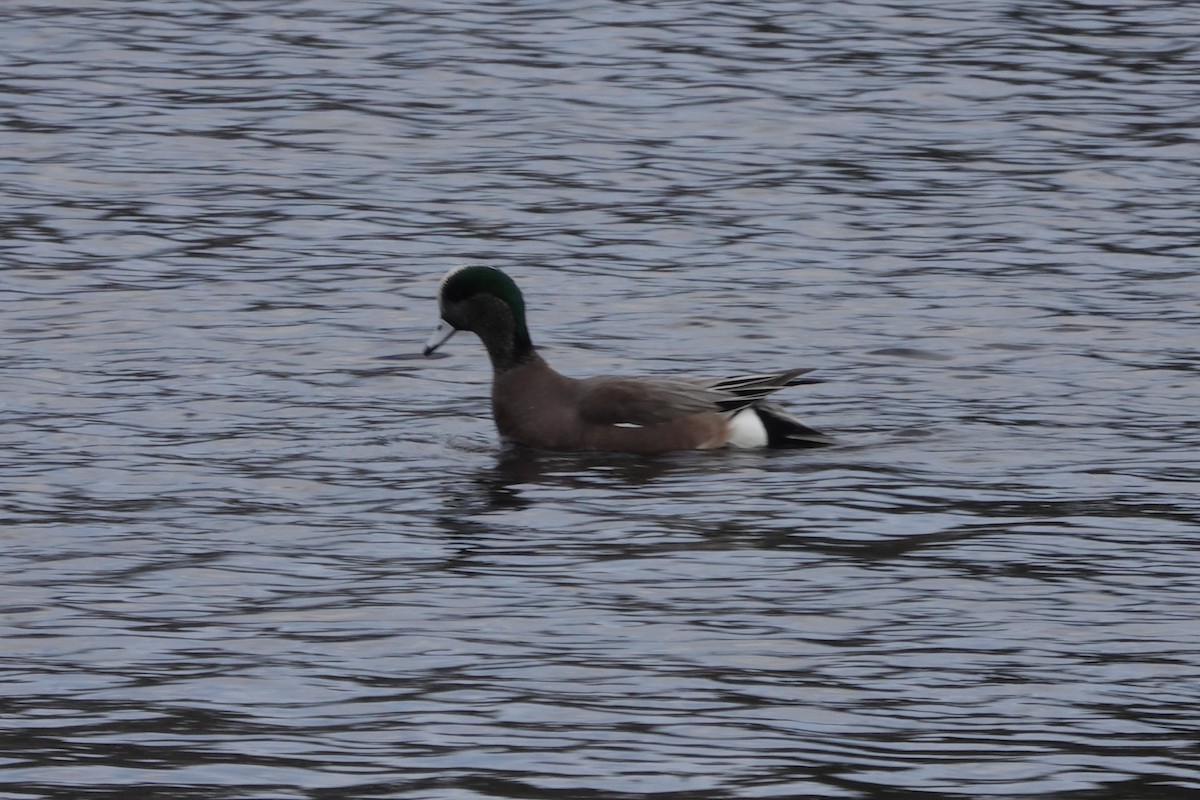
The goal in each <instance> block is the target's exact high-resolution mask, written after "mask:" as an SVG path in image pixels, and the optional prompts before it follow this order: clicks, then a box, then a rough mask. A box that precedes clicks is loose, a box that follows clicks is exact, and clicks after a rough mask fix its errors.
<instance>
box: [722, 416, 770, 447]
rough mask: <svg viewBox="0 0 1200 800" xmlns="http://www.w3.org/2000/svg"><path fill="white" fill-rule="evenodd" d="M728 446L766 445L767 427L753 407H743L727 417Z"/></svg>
mask: <svg viewBox="0 0 1200 800" xmlns="http://www.w3.org/2000/svg"><path fill="white" fill-rule="evenodd" d="M729 446H730V447H766V446H767V428H766V426H765V425H763V423H762V420H761V419H759V418H758V412H757V411H755V410H754V409H753V408H743V409H742V410H741V411H739V412H737V413H736V414H734V415H733V416H732V417H730V418H729Z"/></svg>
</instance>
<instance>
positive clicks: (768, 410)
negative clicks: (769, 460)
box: [754, 403, 835, 447]
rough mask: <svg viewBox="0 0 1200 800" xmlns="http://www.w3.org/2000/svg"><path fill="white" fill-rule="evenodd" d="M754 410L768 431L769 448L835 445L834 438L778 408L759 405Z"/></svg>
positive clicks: (764, 404) (765, 404)
mask: <svg viewBox="0 0 1200 800" xmlns="http://www.w3.org/2000/svg"><path fill="white" fill-rule="evenodd" d="M754 410H755V411H757V412H758V418H759V419H760V420H762V424H763V427H764V428H766V429H767V446H768V447H822V446H825V445H830V444H835V440H834V439H833V438H832V437H829V436H826V435H825V434H823V433H821V432H820V431H817V430H813V429H812V428H810V427H808V426H807V425H805V424H803V423H802V422H800V420H798V419H796V418H795V417H793V416H791V415H790V414H788V413H787V412H786V411H784V410H783V409H781V408H779V407H778V406H773V405H769V404H767V403H759V404H757V405H755V406H754Z"/></svg>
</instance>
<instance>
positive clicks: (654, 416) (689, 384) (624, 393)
mask: <svg viewBox="0 0 1200 800" xmlns="http://www.w3.org/2000/svg"><path fill="white" fill-rule="evenodd" d="M810 371H811V370H807V369H793V370H787V371H785V372H777V373H772V374H770V375H744V376H739V377H736V378H719V379H707V378H618V377H600V378H587V379H585V380H582V381H579V384H578V386H579V397H578V408H579V413H580V416H581V417H582V419H583V420H584V421H585V422H590V423H593V424H597V425H620V424H626V425H657V424H659V423H663V422H670V421H671V420H673V419H678V418H680V417H686V416H688V415H689V414H699V413H701V412H705V411H709V412H720V411H735V410H737V409H739V408H744V407H745V406H748V405H752V404H753V403H755V402H757V401H759V400H761V399H762V398H764V397H766V396H767V395H769V394H771V393H772V392H775V391H778V390H780V389H782V388H784V387H786V386H796V385H798V384H802V383H818V382H819V381H818V380H816V379H814V378H805V377H802V376H803V375H804V374H805V373H807V372H810Z"/></svg>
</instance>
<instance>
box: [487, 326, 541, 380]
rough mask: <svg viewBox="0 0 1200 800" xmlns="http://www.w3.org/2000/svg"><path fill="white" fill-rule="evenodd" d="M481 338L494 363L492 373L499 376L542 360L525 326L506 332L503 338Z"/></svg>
mask: <svg viewBox="0 0 1200 800" xmlns="http://www.w3.org/2000/svg"><path fill="white" fill-rule="evenodd" d="M480 338H481V339H483V344H484V346H485V347H486V348H487V351H488V358H490V359H491V361H492V371H493V372H495V373H496V374H497V375H499V374H500V373H502V372H508V371H509V370H510V369H513V368H514V367H519V366H521V365H522V364H528V363H529V362H531V361H534V360H536V359H538V358H540V356H538V354H537V350H536V349H534V346H533V342H531V341H530V340H529V331H528V330H526V329H525V328H524V327H523V326H521V327H518V328H515V329H513V330H510V331H506V332H505V333H504V335H502V336H481V337H480Z"/></svg>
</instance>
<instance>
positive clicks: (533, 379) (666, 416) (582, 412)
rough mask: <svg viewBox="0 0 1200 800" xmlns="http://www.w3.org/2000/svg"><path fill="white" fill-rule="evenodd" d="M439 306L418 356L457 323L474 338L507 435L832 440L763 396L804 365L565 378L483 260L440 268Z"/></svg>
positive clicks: (645, 442)
mask: <svg viewBox="0 0 1200 800" xmlns="http://www.w3.org/2000/svg"><path fill="white" fill-rule="evenodd" d="M438 309H439V312H440V316H441V320H440V322H439V324H438V326H437V329H436V330H435V331H434V332H433V334H432V335H431V336H430V337H429V340H428V341H427V342H426V344H425V349H424V354H425V356H426V357H428V356H430V355H432V354H433V353H434V352H435V351H436V350H437V349H438V348H440V347H441V346H442V345H444V344H446V342H447V341H449V340H450V338H451V337H452V336H454V334H456V333H458V332H459V331H470V332H472V333H474V334H475V335H476V336H478V337H479V339H480V341H482V342H483V346H484V348H485V349H486V350H487V354H488V358H489V359H490V360H491V364H492V398H491V399H492V417H493V420H494V421H495V424H496V429H497V430H498V431H499V434H500V436H501V438H502V439H503V440H505V441H507V442H511V443H514V444H517V445H523V446H526V447H530V448H534V449H538V450H556V451H602V452H619V453H665V452H671V451H678V450H711V449H716V448H762V447H771V448H799V447H818V446H822V445H829V444H833V443H834V440H833V439H832V438H830V437H828V436H826V435H825V434H822V433H820V432H818V431H816V430H813V429H812V428H810V427H808V426H806V425H804V424H803V423H801V422H800V421H799V420H797V419H796V418H794V417H793V416H791V415H790V414H789V413H787V412H786V411H784V410H783V409H782V408H780V407H779V406H776V405H774V404H772V403H769V402H767V401H766V398H767V397H768V396H769V395H771V394H773V393H774V392H776V391H778V390H780V389H784V388H787V387H789V386H798V385H801V384H811V383H820V380H819V379H817V378H813V377H812V376H810V375H809V374H808V373H810V372H812V370H811V369H789V370H784V371H782V372H774V373H768V374H760V375H741V376H737V377H729V378H695V377H621V376H597V377H590V378H571V377H568V376H566V375H562V374H560V373H558V372H556V371H555V370H554V368H553V367H551V366H550V365H549V364H548V363H547V362H546V360H545V359H544V358H542V356H541V355H540V354H539V353H538V350H537V348H536V347H534V345H533V341H532V340H531V339H530V336H529V329H528V327H527V324H526V319H525V299H524V296H523V295H522V294H521V290H520V289H519V288H517V284H516V283H515V282H514V281H513V279H512V278H510V277H509V276H508V275H507V274H506V273H504V272H503V271H501V270H499V269H496V268H495V267H490V266H482V265H476V264H469V265H466V266H462V267H456V268H454V269H451V270H450V271H449V272H447V273H446V275H445V277H443V278H442V281H441V284H440V285H439V287H438Z"/></svg>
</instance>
